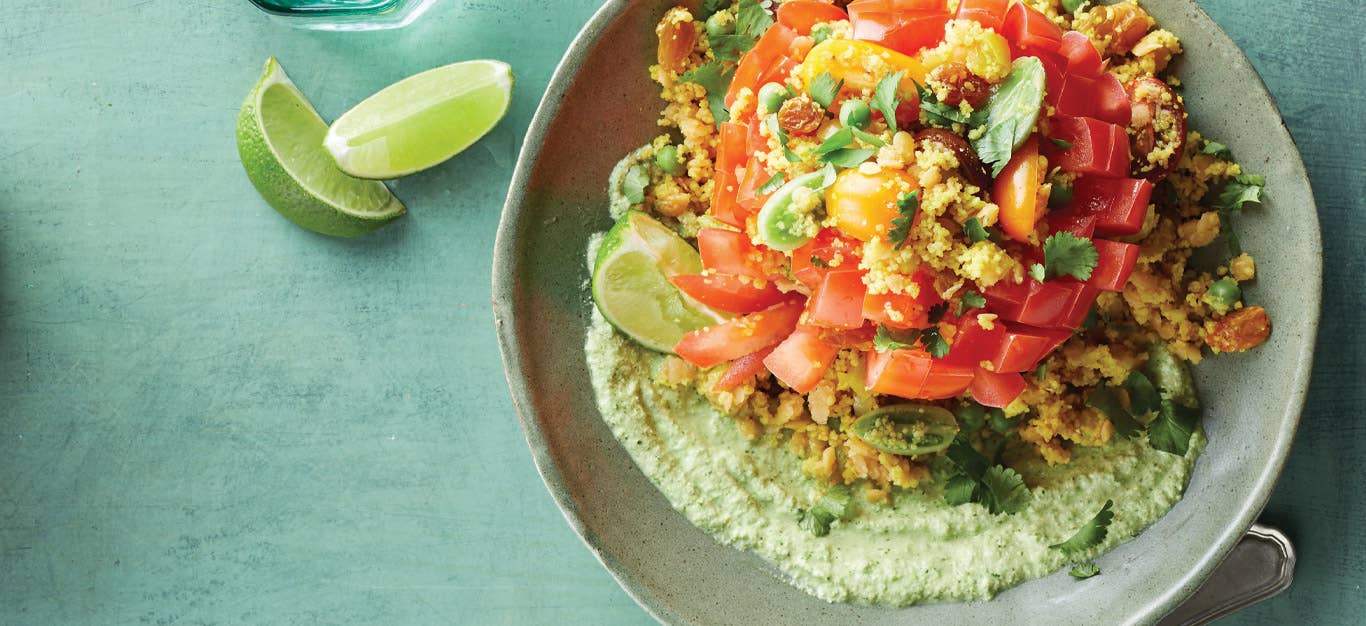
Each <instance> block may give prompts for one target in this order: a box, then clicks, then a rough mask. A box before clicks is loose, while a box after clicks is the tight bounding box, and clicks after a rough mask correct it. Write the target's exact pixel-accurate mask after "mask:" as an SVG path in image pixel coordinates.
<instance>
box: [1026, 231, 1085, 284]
mask: <svg viewBox="0 0 1366 626" xmlns="http://www.w3.org/2000/svg"><path fill="white" fill-rule="evenodd" d="M1099 260H1100V254H1099V253H1098V252H1096V244H1094V243H1092V242H1091V240H1090V239H1087V238H1085V237H1078V236H1076V235H1073V234H1072V233H1069V232H1067V231H1060V232H1056V233H1053V234H1052V235H1049V237H1048V239H1046V240H1044V242H1043V270H1042V273H1043V275H1044V277H1045V278H1047V277H1057V276H1071V277H1073V278H1076V279H1077V280H1088V279H1090V278H1091V271H1092V270H1094V269H1096V263H1097V262H1098V261H1099ZM1035 265H1037V264H1035ZM1036 274H1037V272H1036V271H1035V270H1034V269H1033V268H1031V271H1030V275H1031V276H1034V278H1035V279H1036V280H1039V281H1041V282H1042V281H1043V278H1040V277H1039V276H1037V275H1036Z"/></svg>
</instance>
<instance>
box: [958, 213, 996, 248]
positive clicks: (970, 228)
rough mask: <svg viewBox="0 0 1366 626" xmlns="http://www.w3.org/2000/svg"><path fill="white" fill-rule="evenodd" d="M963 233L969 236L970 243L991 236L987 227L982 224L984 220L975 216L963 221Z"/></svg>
mask: <svg viewBox="0 0 1366 626" xmlns="http://www.w3.org/2000/svg"><path fill="white" fill-rule="evenodd" d="M963 234H964V235H966V236H967V238H968V243H977V242H979V241H986V240H987V238H989V237H990V236H991V235H989V234H988V233H987V229H986V227H984V226H982V220H979V219H977V218H975V217H973V218H969V219H968V221H966V222H963Z"/></svg>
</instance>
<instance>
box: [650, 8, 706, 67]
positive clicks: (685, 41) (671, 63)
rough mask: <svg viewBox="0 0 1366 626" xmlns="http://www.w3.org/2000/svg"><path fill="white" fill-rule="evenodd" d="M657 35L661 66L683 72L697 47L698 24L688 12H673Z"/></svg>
mask: <svg viewBox="0 0 1366 626" xmlns="http://www.w3.org/2000/svg"><path fill="white" fill-rule="evenodd" d="M655 33H656V34H658V35H659V50H658V51H657V54H658V60H659V66H660V67H661V68H663V69H666V70H670V71H674V72H679V71H682V70H683V67H684V65H685V64H686V63H687V60H688V57H689V56H691V55H692V51H693V48H694V47H695V46H696V45H697V37H698V34H699V33H698V32H697V23H696V22H694V21H692V16H691V15H688V14H687V12H686V11H684V12H683V14H681V15H675V14H674V12H672V11H671V12H670V13H669V14H668V15H665V16H664V19H663V21H661V22H660V23H659V26H658V27H656V28H655Z"/></svg>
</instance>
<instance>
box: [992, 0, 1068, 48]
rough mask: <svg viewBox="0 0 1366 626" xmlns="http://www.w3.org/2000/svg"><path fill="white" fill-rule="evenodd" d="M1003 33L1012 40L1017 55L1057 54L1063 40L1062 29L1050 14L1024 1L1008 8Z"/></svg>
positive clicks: (1008, 39) (1007, 39)
mask: <svg viewBox="0 0 1366 626" xmlns="http://www.w3.org/2000/svg"><path fill="white" fill-rule="evenodd" d="M1001 35H1002V36H1003V37H1005V38H1006V41H1009V42H1010V47H1011V50H1012V52H1013V53H1014V56H1017V57H1021V56H1039V55H1040V54H1056V53H1057V51H1058V45H1059V44H1060V43H1061V42H1062V29H1060V28H1058V26H1057V24H1054V23H1053V22H1052V20H1049V19H1048V16H1046V15H1044V14H1043V13H1040V12H1038V11H1036V10H1034V9H1032V8H1030V7H1028V6H1025V4H1024V3H1023V2H1016V3H1014V4H1011V5H1010V8H1008V9H1006V17H1005V21H1004V22H1003V23H1002V24H1001Z"/></svg>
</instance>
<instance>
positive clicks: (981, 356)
mask: <svg viewBox="0 0 1366 626" xmlns="http://www.w3.org/2000/svg"><path fill="white" fill-rule="evenodd" d="M988 325H990V326H991V328H990V329H986V328H983V327H982V324H981V323H980V322H979V321H978V319H977V315H973V314H968V315H965V316H963V319H960V320H958V332H957V333H956V334H954V336H953V343H952V344H951V345H950V346H949V353H948V354H947V355H945V356H944V362H945V363H948V364H950V365H962V366H964V367H977V366H978V365H980V364H981V363H982V361H990V360H992V359H994V358H996V355H997V354H998V353H1000V351H1001V342H1002V341H1005V335H1006V329H1005V324H1003V323H1001V322H988Z"/></svg>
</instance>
